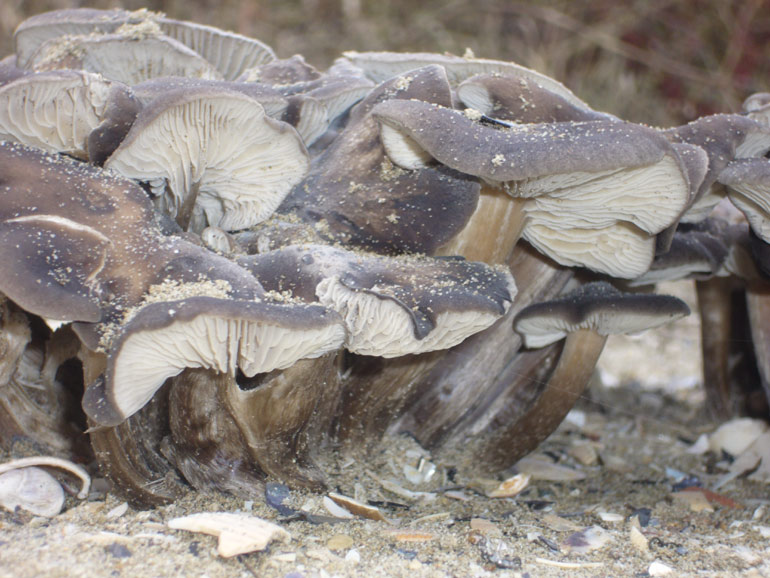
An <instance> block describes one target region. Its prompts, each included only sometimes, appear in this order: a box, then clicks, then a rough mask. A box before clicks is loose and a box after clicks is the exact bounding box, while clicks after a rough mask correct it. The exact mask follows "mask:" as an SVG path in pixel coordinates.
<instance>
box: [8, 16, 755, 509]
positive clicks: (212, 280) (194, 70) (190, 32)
mask: <svg viewBox="0 0 770 578" xmlns="http://www.w3.org/2000/svg"><path fill="white" fill-rule="evenodd" d="M15 46H16V51H15V54H14V55H12V56H9V57H7V58H6V59H4V60H3V61H0V187H1V188H2V197H1V198H0V241H1V242H0V262H2V264H3V266H4V270H5V271H6V274H5V275H4V276H3V277H2V278H1V279H0V293H1V295H2V302H0V340H1V344H2V348H1V350H0V446H1V447H3V448H6V449H7V448H8V447H10V444H11V443H12V441H13V440H14V439H15V438H16V437H17V436H23V437H26V438H31V439H32V440H33V441H34V442H35V443H36V444H38V445H39V446H40V447H41V448H43V449H44V451H47V452H48V453H55V454H57V455H62V456H63V457H72V456H80V457H81V459H83V458H84V456H88V455H89V452H90V451H92V452H93V456H94V457H95V459H96V461H97V462H98V464H99V466H100V467H101V469H102V471H103V472H104V474H105V475H106V476H107V477H108V478H109V480H110V481H111V482H112V484H113V486H114V488H115V490H116V491H117V492H119V493H121V494H123V495H124V496H125V497H126V498H127V499H129V500H130V501H131V502H132V503H133V504H135V505H137V506H150V505H154V504H160V503H164V502H167V501H170V500H173V499H175V497H177V496H178V495H180V493H181V492H182V491H184V489H185V487H187V486H193V487H194V488H197V489H200V490H211V489H218V490H223V491H228V492H232V493H234V494H236V495H240V496H247V497H251V498H253V497H255V496H258V495H260V494H261V492H262V490H263V488H264V482H265V480H266V479H268V478H275V479H278V480H281V481H283V482H286V483H288V484H290V485H293V486H302V487H308V488H313V489H320V488H323V487H324V484H325V474H324V472H323V471H322V469H321V467H320V466H319V465H318V464H319V460H318V457H319V454H320V453H321V452H324V451H329V450H334V451H341V452H348V453H361V454H363V453H365V452H366V451H367V450H368V449H370V448H371V447H372V446H373V444H376V443H377V442H378V441H380V440H381V439H382V437H383V435H384V434H386V433H388V432H398V431H408V432H410V433H411V434H412V435H414V436H415V437H416V438H417V439H418V440H419V442H420V443H422V444H423V445H424V446H425V447H427V448H430V449H431V450H432V451H433V452H435V454H436V455H437V456H439V458H440V456H441V455H442V454H443V455H446V452H447V451H448V450H449V449H452V448H457V447H461V448H463V452H462V455H465V456H466V458H467V460H468V464H470V463H471V462H473V467H474V468H475V469H476V470H477V471H478V470H486V471H488V472H496V471H501V470H504V469H506V468H508V467H510V466H511V465H512V464H514V463H515V462H516V460H518V459H519V458H520V457H522V456H523V455H525V454H526V453H528V452H529V451H531V450H532V449H534V448H535V447H536V446H537V445H538V444H539V443H540V442H541V441H542V440H543V439H545V437H547V436H548V435H549V434H550V433H551V431H553V429H555V427H556V426H557V425H558V424H559V422H560V421H561V420H562V419H563V417H564V416H565V415H566V413H567V411H569V409H570V408H571V407H572V405H573V404H574V403H575V401H576V400H577V398H578V397H579V396H580V395H581V393H582V392H583V390H584V388H585V387H586V384H587V382H588V379H589V377H590V375H591V372H592V371H593V368H594V365H595V363H596V360H597V359H598V357H599V355H600V353H601V351H602V348H603V345H604V342H605V340H606V337H607V335H609V334H613V333H624V332H636V331H640V330H643V329H647V328H650V327H656V326H658V325H661V324H663V323H666V322H669V321H671V320H674V319H677V318H679V317H681V316H683V315H687V314H688V313H689V310H688V308H687V306H686V305H685V304H684V303H683V302H681V301H680V300H678V299H675V298H673V297H667V296H662V295H655V294H654V293H652V292H650V291H649V290H648V289H647V288H643V289H637V287H639V286H644V285H651V284H654V283H656V282H658V281H660V280H663V279H674V278H696V279H698V280H699V281H698V282H699V284H700V285H699V286H700V289H699V291H700V292H701V293H702V294H703V298H704V301H703V303H705V302H706V299H707V297H708V296H711V298H713V299H715V300H716V301H718V303H717V305H716V306H715V310H720V309H719V308H720V307H722V308H724V307H725V306H729V305H726V302H729V294H727V293H725V292H729V291H732V290H733V289H732V288H734V287H737V286H740V287H745V288H746V289H745V290H746V293H747V295H748V298H747V301H746V302H747V304H748V312H749V316H750V318H751V334H752V338H753V343H754V345H755V351H756V359H757V362H758V363H757V365H758V367H759V371H760V373H761V380H762V381H761V383H762V384H764V386H765V388H768V386H769V383H770V381H769V380H770V345H769V344H770V334H768V327H770V289H769V287H770V285H769V284H768V282H767V280H766V279H767V275H768V272H769V271H770V262H768V255H770V250H768V248H767V244H768V243H770V224H768V223H770V192H768V190H769V188H770V164H768V163H770V161H768V160H767V158H765V155H766V153H767V152H768V151H769V150H770V121H769V120H768V118H770V113H768V112H767V111H768V110H770V104H768V101H770V99H764V98H762V97H761V95H757V96H755V97H752V98H751V99H749V101H747V104H746V107H747V113H746V114H742V115H717V116H715V117H707V118H703V119H699V120H698V121H695V122H694V123H691V124H690V125H687V126H684V127H678V128H674V129H668V130H661V129H655V128H650V127H647V126H642V125H637V124H632V123H628V122H624V121H622V120H620V119H618V118H616V117H614V116H612V115H609V114H605V113H602V112H598V111H595V110H593V109H591V108H590V107H589V106H588V105H587V104H586V103H585V102H583V101H582V100H581V99H579V98H578V97H576V96H575V95H574V94H573V93H572V92H570V91H569V90H568V89H567V88H565V87H564V86H563V85H561V84H560V83H558V82H557V81H555V80H553V79H551V78H548V77H546V76H544V75H542V74H539V73H537V72H535V71H533V70H529V69H526V68H523V67H521V66H518V65H516V64H512V63H507V62H499V61H492V60H483V59H477V58H474V57H462V58H461V57H453V56H446V55H436V54H391V53H363V54H362V53H345V54H344V55H343V56H342V57H341V58H339V59H338V60H337V61H336V62H335V63H334V64H333V65H332V66H331V67H330V68H329V69H328V70H326V71H325V72H321V71H318V70H316V69H315V68H314V67H312V66H310V65H309V64H308V63H307V62H306V61H305V60H304V59H303V58H302V57H300V56H293V57H291V58H288V59H279V58H277V57H276V55H275V54H274V53H273V51H272V50H271V49H270V48H269V47H267V46H265V45H264V44H262V43H260V42H259V41H256V40H253V39H250V38H246V37H244V36H240V35H237V34H232V33H229V32H224V31H221V30H218V29H215V28H212V27H209V26H201V25H198V24H194V23H190V22H180V21H176V20H171V19H169V18H166V17H165V16H164V15H162V14H156V13H152V12H148V11H145V10H142V11H137V12H128V11H123V10H112V11H100V10H92V9H75V10H61V11H55V12H50V13H47V14H42V15H40V16H36V17H33V18H30V19H29V20H27V21H25V22H24V23H22V24H21V25H20V26H19V27H18V29H17V30H16V33H15ZM728 198H729V200H730V201H732V202H733V203H734V205H735V207H737V208H738V209H740V211H743V213H744V214H745V215H746V216H745V217H743V215H742V214H741V213H738V211H737V210H733V211H732V212H730V211H728V209H727V208H725V205H724V204H723V203H724V202H726V201H724V199H728ZM715 207H716V208H715ZM727 281H729V282H730V285H728V284H727ZM725 295H727V297H725ZM726 315H728V317H727V318H726V319H727V320H728V321H729V312H728V313H726ZM711 322H712V323H725V320H724V319H722V320H718V319H717V320H712V321H711ZM722 329H724V330H725V331H728V332H729V330H730V328H729V327H722ZM710 346H714V344H713V343H711V345H710ZM716 347H719V345H716ZM722 347H727V345H724V344H723V345H722ZM724 353H725V356H726V354H727V351H726V350H725V352H724ZM713 359H714V360H718V359H721V358H718V357H714V358H713ZM724 363H725V367H726V363H727V362H726V357H725V359H724ZM722 369H724V368H717V370H722ZM720 387H721V386H720ZM713 391H714V392H716V393H713V394H712V399H713V400H717V397H714V396H719V395H723V394H724V391H723V390H721V389H718V388H717V389H715V390H713ZM732 399H733V398H730V403H732ZM713 403H717V401H714V402H713ZM85 436H87V438H88V439H87V441H88V442H90V443H89V444H86V443H85V441H86V438H85ZM86 459H87V458H86ZM468 464H457V465H458V467H467V466H468Z"/></svg>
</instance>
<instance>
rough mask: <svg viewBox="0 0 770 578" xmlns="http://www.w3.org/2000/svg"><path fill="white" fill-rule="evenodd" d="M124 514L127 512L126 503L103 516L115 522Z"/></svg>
mask: <svg viewBox="0 0 770 578" xmlns="http://www.w3.org/2000/svg"><path fill="white" fill-rule="evenodd" d="M126 512H128V503H127V502H123V503H122V504H120V505H118V506H115V507H114V508H112V509H111V510H110V511H109V512H107V513H106V514H105V518H107V519H108V520H116V519H118V518H120V517H121V516H122V515H123V514H125V513H126Z"/></svg>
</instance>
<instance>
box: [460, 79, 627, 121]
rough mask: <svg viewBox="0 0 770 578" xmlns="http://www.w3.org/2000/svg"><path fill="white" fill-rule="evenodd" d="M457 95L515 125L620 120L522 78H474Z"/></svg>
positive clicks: (489, 114)
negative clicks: (579, 104) (516, 123)
mask: <svg viewBox="0 0 770 578" xmlns="http://www.w3.org/2000/svg"><path fill="white" fill-rule="evenodd" d="M457 96H458V98H459V99H460V100H461V101H462V102H463V104H464V105H465V106H467V107H469V108H472V109H475V110H478V111H479V112H481V113H482V114H485V115H487V116H490V117H493V118H498V119H501V120H507V121H511V122H518V123H537V122H566V121H590V120H618V119H617V118H616V117H614V116H612V115H611V114H605V113H603V112H597V111H595V110H593V109H591V108H588V107H587V106H578V105H577V104H576V103H575V102H573V101H572V100H570V99H567V98H565V97H564V96H563V95H562V94H559V93H558V92H554V91H552V90H549V89H548V88H545V87H544V86H542V85H541V84H539V83H537V82H532V81H531V80H528V79H526V78H522V77H521V76H518V75H508V74H500V73H491V74H489V73H488V74H479V75H476V76H472V77H471V78H469V79H467V80H464V81H463V82H461V83H460V85H459V86H458V87H457Z"/></svg>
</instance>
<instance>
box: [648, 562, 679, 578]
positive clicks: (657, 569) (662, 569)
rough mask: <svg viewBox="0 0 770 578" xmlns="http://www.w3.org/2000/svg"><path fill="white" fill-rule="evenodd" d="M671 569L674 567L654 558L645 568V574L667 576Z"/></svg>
mask: <svg viewBox="0 0 770 578" xmlns="http://www.w3.org/2000/svg"><path fill="white" fill-rule="evenodd" d="M673 571H674V569H673V568H672V567H671V566H668V565H667V564H664V563H663V562H660V561H659V560H655V561H654V562H653V563H652V564H650V566H649V568H647V574H649V575H650V576H668V575H669V574H671V573H672V572H673Z"/></svg>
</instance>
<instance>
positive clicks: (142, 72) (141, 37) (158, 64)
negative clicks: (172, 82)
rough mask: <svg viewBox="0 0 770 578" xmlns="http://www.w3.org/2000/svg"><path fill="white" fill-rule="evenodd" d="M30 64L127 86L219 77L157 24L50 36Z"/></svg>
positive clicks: (211, 68)
mask: <svg viewBox="0 0 770 578" xmlns="http://www.w3.org/2000/svg"><path fill="white" fill-rule="evenodd" d="M121 30H122V29H121ZM30 65H31V67H32V68H33V69H34V70H57V69H63V68H70V69H80V70H85V71H87V72H94V73H98V74H101V75H102V76H104V77H105V78H108V79H110V80H115V81H118V82H123V83H125V84H128V85H129V86H130V85H133V84H137V83H139V82H142V81H144V80H148V79H150V78H155V77H163V76H190V77H194V78H210V79H220V78H221V75H220V74H219V72H218V71H217V70H216V68H214V66H213V65H212V64H211V63H210V62H208V61H207V60H206V59H205V58H203V57H202V56H200V55H199V54H198V53H197V52H194V51H193V50H191V49H189V48H187V47H186V46H185V45H184V44H182V43H180V42H177V41H176V40H174V39H173V38H169V37H167V36H164V35H163V34H161V32H160V30H159V29H158V28H154V29H153V30H152V31H150V32H149V33H148V31H147V30H145V29H144V28H142V29H140V30H139V31H138V32H135V31H133V30H126V31H124V32H122V33H116V34H106V35H96V36H91V35H88V36H74V37H70V36H64V37H61V38H54V39H52V40H50V41H48V42H47V43H45V44H43V45H42V46H41V47H40V48H39V50H38V52H37V53H35V55H33V57H32V59H31V61H30Z"/></svg>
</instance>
